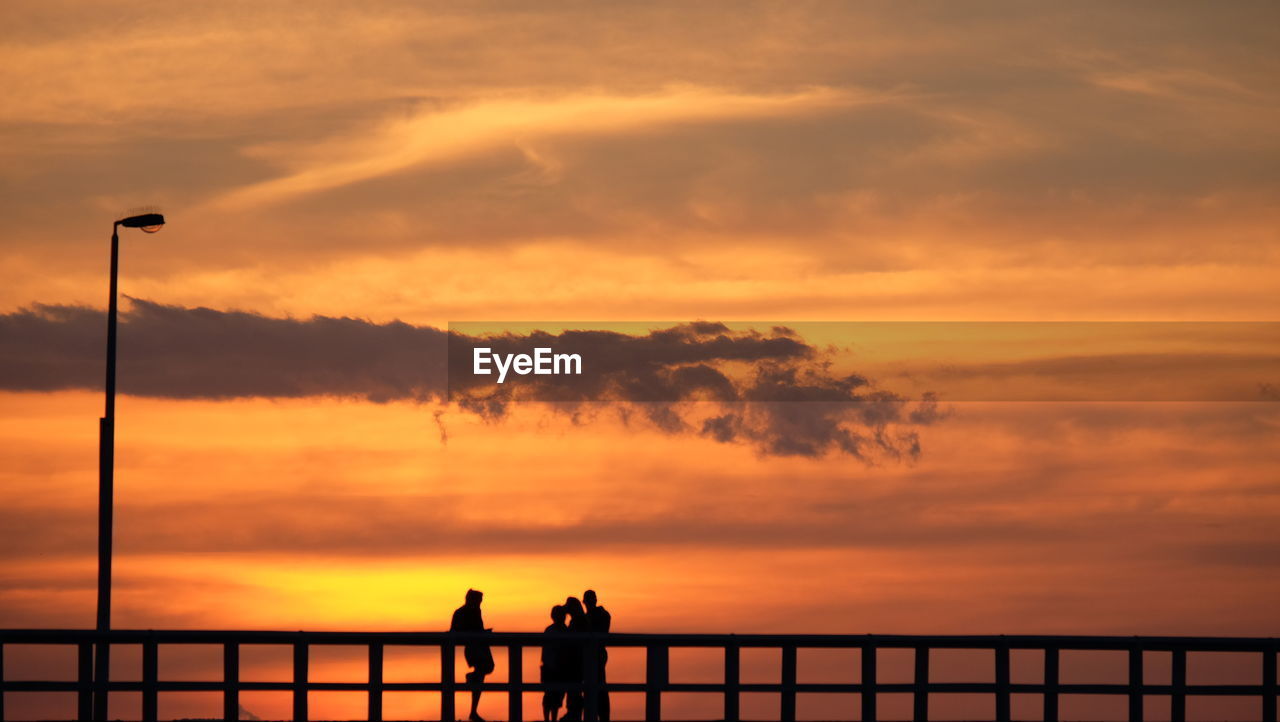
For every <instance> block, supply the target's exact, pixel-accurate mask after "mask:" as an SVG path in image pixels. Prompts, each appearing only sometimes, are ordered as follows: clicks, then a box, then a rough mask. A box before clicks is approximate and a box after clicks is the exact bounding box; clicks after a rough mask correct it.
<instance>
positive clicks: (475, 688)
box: [467, 670, 487, 720]
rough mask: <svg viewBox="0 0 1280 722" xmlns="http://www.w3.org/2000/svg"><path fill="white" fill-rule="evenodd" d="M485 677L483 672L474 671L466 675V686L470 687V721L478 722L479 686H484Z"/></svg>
mask: <svg viewBox="0 0 1280 722" xmlns="http://www.w3.org/2000/svg"><path fill="white" fill-rule="evenodd" d="M486 675H487V673H486V672H483V671H479V670H477V671H474V672H468V673H467V684H468V685H469V686H470V687H471V715H470V719H472V720H480V719H481V717H480V712H479V711H478V710H479V708H480V685H482V684H484V678H485V676H486Z"/></svg>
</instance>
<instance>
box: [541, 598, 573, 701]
mask: <svg viewBox="0 0 1280 722" xmlns="http://www.w3.org/2000/svg"><path fill="white" fill-rule="evenodd" d="M567 614H568V612H567V611H566V610H565V608H564V607H563V606H562V605H559V604H557V605H556V606H554V607H552V608H551V624H548V625H547V628H546V629H545V630H543V631H544V633H545V634H546V635H548V636H549V637H551V640H549V641H548V642H547V643H546V644H543V645H542V670H541V671H542V683H543V684H562V683H564V682H566V681H569V680H567V679H566V677H565V674H564V667H565V655H566V653H565V648H566V647H569V646H571V645H568V644H566V643H565V641H564V639H557V638H558V637H563V636H564V635H565V634H567V633H568V632H569V628H568V627H567V626H565V623H564V618H565V616H566V615H567ZM563 703H564V690H562V689H559V690H550V689H549V690H547V691H546V692H543V693H542V719H543V722H556V719H557V717H559V715H560V706H561V705H562V704H563Z"/></svg>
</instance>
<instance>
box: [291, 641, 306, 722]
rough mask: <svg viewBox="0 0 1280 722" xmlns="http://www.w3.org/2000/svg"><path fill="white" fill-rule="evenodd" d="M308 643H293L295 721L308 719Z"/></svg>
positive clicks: (300, 721)
mask: <svg viewBox="0 0 1280 722" xmlns="http://www.w3.org/2000/svg"><path fill="white" fill-rule="evenodd" d="M307 653H308V649H307V643H306V642H305V641H304V642H294V643H293V722H306V720H307V668H308V666H309V665H308V664H307Z"/></svg>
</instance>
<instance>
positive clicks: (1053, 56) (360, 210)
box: [0, 0, 1280, 635]
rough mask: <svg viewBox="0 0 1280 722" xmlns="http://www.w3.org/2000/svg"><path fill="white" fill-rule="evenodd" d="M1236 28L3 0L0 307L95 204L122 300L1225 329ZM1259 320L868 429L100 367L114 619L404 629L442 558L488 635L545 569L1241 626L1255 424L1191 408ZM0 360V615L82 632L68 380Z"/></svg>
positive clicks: (645, 609)
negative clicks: (111, 459)
mask: <svg viewBox="0 0 1280 722" xmlns="http://www.w3.org/2000/svg"><path fill="white" fill-rule="evenodd" d="M1278 21H1280V13H1278V12H1277V8H1276V6H1275V5H1274V4H1266V3H1244V2H1242V3H1232V4H1230V5H1226V6H1221V5H1219V6H1213V7H1209V6H1205V5H1199V4H1182V3H1166V4H1161V5H1159V6H1154V5H1138V4H1133V5H1121V6H1116V5H1087V6H1062V7H1045V6H1028V5H1023V4H1016V3H981V4H966V5H951V4H920V5H907V6H904V5H900V4H894V3H875V4H859V5H834V4H833V5H823V4H807V3H787V4H783V5H754V4H751V5H745V6H744V5H741V4H732V5H730V4H721V3H699V4H697V5H694V6H685V5H682V6H679V7H675V6H666V5H645V4H640V5H624V6H608V7H607V8H606V7H602V6H598V5H592V4H576V3H572V4H565V5H557V6H554V7H548V6H547V5H546V4H543V3H529V4H522V3H501V4H478V5H477V4H468V5H464V6H459V5H444V4H437V3H397V2H388V3H376V4H372V5H370V4H351V3H336V2H328V1H327V0H321V1H319V2H308V3H302V4H292V3H278V4H277V3H272V4H259V3H209V4H181V5H178V6H174V5H172V4H168V3H156V2H120V3H110V4H92V5H88V4H77V3H72V2H47V1H43V2H38V3H37V2H25V1H17V2H6V3H4V4H3V6H0V87H3V88H5V89H6V93H5V96H6V99H5V102H4V103H3V104H0V139H2V140H0V213H2V214H3V216H4V218H5V222H4V224H3V226H2V227H0V267H3V269H4V279H5V283H4V284H0V313H5V314H12V313H15V312H18V311H19V310H20V309H22V308H25V307H29V306H31V305H32V304H70V305H87V306H91V307H93V308H102V307H103V306H104V305H105V297H106V280H105V276H106V254H107V241H108V234H109V230H110V229H109V223H110V221H111V220H113V219H114V218H117V217H120V216H122V215H125V214H126V213H128V212H130V211H131V210H134V209H137V208H140V207H144V206H158V207H159V208H161V209H162V210H163V211H164V212H165V214H166V215H167V216H168V218H169V225H168V227H166V228H165V230H164V231H163V232H161V233H159V234H157V235H154V236H144V235H142V234H138V233H136V232H126V234H125V235H124V237H123V239H122V240H123V251H122V259H123V260H122V276H121V292H122V293H123V294H126V295H128V296H131V297H135V298H139V299H144V300H148V301H152V302H155V303H161V304H166V305H171V306H180V307H188V308H194V307H201V306H203V307H208V308H212V309H217V310H222V311H229V310H242V311H248V312H253V313H258V314H263V315H266V316H271V317H286V316H289V317H296V318H297V319H300V320H306V319H308V318H310V317H311V316H312V315H313V314H320V315H327V316H347V317H353V318H358V319H367V320H369V321H371V322H374V323H386V322H389V321H392V320H396V319H398V320H402V321H405V322H408V323H411V324H417V325H425V326H433V327H444V326H445V325H446V324H448V323H451V322H453V323H457V322H462V321H498V322H501V321H504V320H506V321H512V322H529V321H539V320H546V321H575V320H592V321H601V322H611V321H612V322H620V321H635V320H643V321H650V320H653V319H673V320H686V321H687V320H693V319H706V320H712V321H746V320H751V321H759V320H767V321H775V320H776V321H780V322H786V321H792V322H806V321H1047V320H1053V321H1200V322H1222V321H1254V322H1269V321H1274V320H1276V318H1277V312H1278V311H1280V295H1278V294H1276V293H1275V289H1274V286H1275V281H1274V278H1275V277H1276V276H1277V270H1278V268H1277V267H1278V266H1280V262H1278V261H1280V230H1278V229H1280V204H1277V203H1276V198H1277V197H1278V196H1277V191H1278V190H1280V176H1278V175H1277V168H1280V135H1278V134H1277V132H1276V128H1278V127H1280V93H1278V92H1277V84H1276V82H1275V80H1276V78H1277V77H1280V56H1278V55H1277V53H1276V51H1275V48H1276V47H1280V30H1277V29H1278V28H1280V22H1278ZM125 306H126V308H127V307H128V304H127V303H126V304H125ZM1204 328H1205V329H1208V328H1212V327H1211V326H1208V325H1206V326H1205V327H1204ZM1260 328H1262V327H1260ZM1266 330H1267V334H1269V335H1263V336H1248V337H1247V338H1245V337H1240V338H1237V337H1235V336H1232V337H1231V339H1233V340H1230V341H1228V339H1227V336H1225V335H1215V334H1217V332H1209V331H1206V332H1205V333H1199V334H1195V335H1194V342H1188V343H1186V344H1183V345H1182V346H1178V347H1177V348H1174V347H1173V346H1161V347H1160V351H1161V352H1162V353H1164V352H1170V353H1172V352H1177V353H1181V354H1185V355H1187V357H1192V356H1196V355H1197V354H1199V355H1200V357H1203V356H1204V355H1206V354H1218V353H1225V352H1227V351H1231V352H1239V353H1246V352H1247V353H1249V354H1252V356H1251V357H1250V358H1254V359H1255V360H1256V359H1262V361H1263V362H1264V363H1263V364H1262V365H1261V366H1258V365H1256V364H1255V365H1254V366H1251V367H1250V368H1249V369H1248V370H1247V372H1242V371H1240V370H1239V368H1236V370H1235V371H1233V372H1232V373H1234V374H1235V375H1234V376H1231V377H1230V378H1229V379H1227V380H1226V381H1223V382H1222V383H1223V384H1226V383H1227V381H1230V383H1231V384H1234V385H1232V386H1231V388H1232V389H1233V391H1232V392H1231V393H1230V394H1227V395H1225V396H1224V395H1222V393H1219V389H1220V388H1226V387H1225V386H1221V385H1219V386H1213V388H1214V389H1215V390H1214V391H1210V392H1206V395H1200V396H1195V395H1193V396H1192V398H1196V399H1200V400H1201V402H1200V403H1173V402H1148V403H1118V402H1110V403H1074V404H1073V403H1056V404H1051V403H1005V404H999V403H982V402H980V401H981V400H988V399H992V398H996V397H994V396H991V395H985V394H986V392H987V391H988V390H989V387H988V388H984V389H982V390H981V391H978V392H973V393H971V394H970V398H977V399H979V401H969V400H960V401H957V402H956V403H955V404H954V405H953V406H952V407H951V409H950V411H951V413H950V416H949V417H948V418H946V419H944V420H943V421H942V422H940V423H937V424H934V425H932V426H929V427H928V428H925V429H923V430H922V431H921V443H922V449H923V450H922V454H921V456H920V458H919V459H918V460H917V461H915V462H905V461H903V462H895V461H891V460H882V461H881V462H880V463H877V464H875V465H867V464H866V463H864V462H862V461H860V460H857V459H852V458H848V457H846V456H842V455H840V454H839V453H834V452H833V453H828V454H826V455H823V456H820V457H818V458H805V457H785V456H781V457H780V456H770V455H766V454H763V453H762V452H761V451H760V450H759V449H758V448H754V447H752V446H750V445H745V444H740V443H728V444H723V443H716V442H714V441H712V440H711V439H708V438H705V437H700V436H697V435H690V434H671V433H665V432H663V431H661V430H660V429H658V428H655V427H654V426H652V425H646V424H643V423H640V424H631V425H625V424H623V423H621V422H620V421H619V420H618V419H617V418H616V417H615V416H612V415H610V414H600V415H598V416H593V417H591V418H589V419H587V420H585V421H581V420H579V422H577V423H575V422H574V420H572V419H570V418H568V417H566V416H565V415H564V414H558V413H548V412H547V411H546V410H545V409H541V408H539V407H536V406H527V407H523V406H522V407H520V408H518V409H516V410H515V411H514V412H513V413H512V414H511V415H509V416H508V417H506V418H505V419H503V420H500V421H496V422H492V421H490V422H486V421H482V420H480V419H477V418H476V417H474V416H473V415H470V414H468V413H466V412H464V411H462V410H460V409H458V408H456V407H444V406H441V405H439V404H437V403H436V402H433V401H423V402H421V403H412V402H407V401H393V402H390V403H373V402H370V401H367V400H361V399H359V398H344V399H336V398H330V397H325V396H324V395H322V394H321V395H316V396H308V397H304V398H292V399H284V398H277V397H270V396H269V395H268V396H267V397H262V398H248V397H241V398H235V399H231V400H225V401H208V400H183V399H174V398H169V399H165V398H138V397H133V396H125V397H123V398H121V400H120V402H119V411H118V413H119V422H118V424H119V426H118V432H117V434H118V456H117V464H118V471H117V499H118V512H117V524H118V527H117V552H118V557H117V567H116V569H117V576H116V583H117V587H116V590H117V591H116V601H115V623H116V625H117V626H122V627H157V628H160V627H252V628H284V629H298V628H308V629H310V628H316V629H320V628H326V629H350V628H370V629H406V628H412V629H434V628H439V627H441V626H443V625H444V624H445V623H446V619H447V615H448V613H449V612H450V611H451V610H452V609H453V607H455V606H456V605H457V604H458V603H460V600H461V592H462V591H463V590H465V589H466V588H467V587H468V586H476V587H479V588H482V589H485V590H486V592H488V594H489V596H488V599H487V600H486V609H487V620H488V621H490V622H491V623H492V625H493V626H495V627H498V628H500V629H535V628H540V625H542V624H543V619H544V617H545V615H546V610H547V608H548V607H549V606H550V605H551V604H552V603H554V602H556V601H557V600H558V599H560V598H562V597H563V596H564V595H566V594H570V593H579V592H581V591H582V589H584V588H585V587H586V586H587V585H592V586H595V587H596V588H597V589H599V590H600V592H601V597H602V600H603V602H604V603H605V604H606V605H607V606H609V607H610V608H611V609H612V610H613V613H614V617H615V625H616V628H617V629H618V630H625V631H650V630H654V631H658V630H673V631H674V630H694V629H697V630H708V631H712V630H713V631H839V632H868V631H876V632H903V633H908V632H922V633H923V632H968V633H980V632H992V633H1000V632H1008V633H1016V632H1029V633H1030V632H1045V633H1054V632H1062V633H1074V632H1081V633H1114V634H1142V633H1161V634H1163V633H1171V634H1200V633H1203V634H1248V635H1275V634H1277V633H1280V629H1278V628H1277V626H1276V623H1275V619H1274V608H1275V605H1276V603H1277V602H1280V583H1278V582H1277V581H1276V580H1277V579H1280V575H1278V574H1277V573H1276V572H1277V571H1278V570H1277V561H1276V560H1277V559H1280V546H1277V541H1278V539H1277V535H1276V533H1275V524H1274V520H1275V519H1276V517H1277V514H1278V513H1280V484H1278V483H1277V479H1278V478H1280V475H1278V474H1277V470H1278V469H1280V466H1278V464H1277V462H1278V461H1280V459H1278V458H1277V452H1276V451H1275V449H1277V448H1280V444H1276V434H1277V430H1278V428H1280V414H1278V413H1277V411H1276V410H1275V408H1274V404H1269V403H1227V402H1225V401H1223V400H1224V399H1228V398H1229V399H1239V398H1246V397H1248V393H1247V392H1248V389H1251V388H1255V387H1258V385H1259V384H1276V383H1280V378H1276V377H1274V373H1275V371H1276V366H1275V360H1274V351H1273V349H1274V340H1275V337H1274V327H1267V329H1266ZM810 333H811V340H812V341H813V342H814V343H821V342H822V341H821V335H822V334H821V332H820V330H818V329H817V328H816V327H811V328H810ZM1222 333H1223V334H1225V333H1226V332H1222ZM860 338H861V337H860ZM1241 338H1243V339H1244V340H1243V341H1242V340H1240V339H1241ZM1024 341H1025V339H1024ZM30 343H32V341H31V339H29V338H24V337H22V336H6V337H0V345H3V347H5V348H7V349H8V350H9V351H14V350H15V349H17V350H21V349H24V348H25V346H24V344H30ZM121 344H122V348H126V347H127V345H128V344H129V337H128V335H127V334H125V335H123V336H122V338H121ZM1085 346H1088V344H1082V347H1081V348H1082V349H1083V348H1084V347H1085ZM1174 346H1177V344H1174ZM1139 347H1141V344H1130V343H1129V340H1116V339H1103V340H1101V341H1099V342H1098V343H1097V344H1096V346H1095V347H1092V348H1088V349H1087V350H1088V351H1089V352H1090V353H1092V352H1094V351H1112V352H1116V353H1134V352H1136V351H1137V350H1141V349H1140V348H1139ZM877 348H879V349H880V353H881V354H884V353H887V352H885V351H884V350H883V347H876V346H875V345H874V344H872V343H871V342H870V340H867V341H866V347H865V348H863V349H861V352H862V354H863V355H862V356H861V357H858V358H860V359H861V360H865V361H867V362H868V365H866V366H863V367H861V369H862V370H864V371H865V370H867V369H872V370H873V371H875V372H876V374H880V375H882V376H883V377H884V378H886V379H888V378H889V376H887V375H886V374H891V372H892V373H900V374H901V375H900V376H898V377H895V378H896V381H897V383H899V385H900V386H899V388H901V389H903V390H904V392H907V393H911V394H913V395H914V394H917V393H919V392H920V391H922V390H926V389H925V388H924V386H922V384H924V383H925V382H923V381H920V376H919V374H920V373H923V372H922V370H921V367H918V366H916V367H912V368H909V369H906V370H904V369H903V368H901V367H900V366H899V365H894V364H893V363H885V364H882V365H880V366H874V365H873V364H870V362H871V361H877V362H879V361H883V360H884V359H883V358H880V357H877V356H876V353H877V351H876V349H877ZM1028 349H1030V351H1028ZM1073 350H1080V349H1074V347H1072V345H1071V344H1070V343H1065V344H1063V343H1059V344H1057V345H1055V346H1054V347H1053V348H1052V349H1049V348H1039V349H1037V348H1035V347H1034V344H1032V345H1031V346H1028V345H1027V344H1026V343H1023V345H1021V346H1020V347H1019V348H1017V349H1015V348H1012V347H1000V348H998V349H994V350H990V353H989V354H988V353H985V352H984V353H977V352H975V353H974V358H978V357H981V361H982V362H984V363H999V362H1002V361H1007V362H1015V361H1023V360H1026V358H1028V357H1029V356H1044V357H1059V356H1063V355H1069V354H1070V352H1072V351H1073ZM1146 350H1150V349H1146ZM1268 354H1271V355H1270V356H1268ZM912 358H913V359H920V358H923V359H924V360H925V361H929V360H930V359H929V357H928V355H927V353H926V354H920V355H916V356H912ZM889 360H890V361H892V360H893V359H889ZM952 360H954V359H952ZM1233 368H1235V367H1233ZM933 370H934V371H936V370H937V369H933ZM1202 372H1203V369H1202V368H1200V367H1196V366H1190V365H1183V366H1168V367H1165V368H1163V369H1162V371H1161V374H1163V375H1162V376H1160V377H1159V378H1160V379H1167V380H1168V385H1169V386H1171V387H1172V386H1179V384H1180V383H1181V382H1180V379H1185V380H1186V381H1185V383H1186V384H1187V386H1188V387H1194V388H1209V387H1210V386H1211V385H1212V384H1216V383H1218V381H1216V380H1215V379H1218V378H1219V377H1212V378H1210V376H1211V375H1205V374H1204V373H1202ZM243 373H245V374H247V375H252V373H253V367H252V365H251V364H250V365H249V366H247V367H245V368H244V369H243ZM913 373H914V374H915V375H914V376H913V375H911V374H913ZM1117 373H1120V372H1117ZM1223 373H1226V372H1223ZM1124 374H1127V375H1124ZM1180 375H1181V376H1180ZM1013 376H1014V374H1013V373H1012V372H1010V374H1009V376H1008V377H1007V378H1006V377H1001V378H1004V379H1005V380H1007V379H1008V378H1012V377H1013ZM1144 377H1145V374H1144V373H1143V371H1142V369H1141V368H1137V369H1136V370H1135V369H1134V368H1129V370H1128V371H1125V372H1123V373H1122V374H1121V376H1117V377H1116V378H1120V379H1121V381H1120V382H1119V383H1127V384H1129V385H1130V387H1131V388H1138V387H1139V386H1140V383H1141V382H1142V381H1143V379H1144ZM928 378H929V379H930V380H936V378H941V377H936V378H935V377H928ZM1222 378H1226V377H1222ZM1113 381H1114V379H1113ZM974 383H979V382H974ZM998 383H1003V381H998ZM1146 383H1147V386H1146V387H1143V388H1146V389H1150V388H1151V386H1152V384H1151V381H1150V379H1147V380H1146ZM1162 383H1163V382H1162ZM1197 384H1199V385H1198V386H1197ZM4 388H7V389H11V390H9V391H4V392H0V409H2V410H3V414H0V459H3V462H0V508H3V509H4V511H3V512H0V514H3V517H4V520H5V523H4V524H0V540H3V542H2V543H0V560H2V562H0V626H3V627H14V626H18V627H21V626H59V627H87V626H89V625H90V624H91V623H92V614H93V593H94V581H95V580H94V576H93V564H94V557H93V554H94V547H93V544H94V526H93V525H94V521H95V520H94V504H95V501H96V497H95V476H96V473H95V464H96V424H97V422H96V418H97V416H98V415H100V413H101V398H100V396H99V395H98V394H97V393H94V392H92V391H89V390H76V389H66V390H60V391H55V392H40V391H23V390H17V389H21V388H24V387H23V386H22V383H21V381H20V380H19V381H16V382H12V383H7V384H6V385H5V387H4ZM965 388H972V387H965ZM1008 388H1014V387H1008ZM1017 388H1021V387H1017ZM1179 388H1181V386H1179ZM1259 388H1260V387H1259ZM1268 388H1271V389H1272V392H1271V393H1272V394H1274V388H1275V387H1274V385H1273V386H1270V387H1268ZM1240 389H1244V390H1245V391H1241V392H1240V393H1236V392H1237V391H1239V390H1240ZM1161 393H1162V390H1161V389H1160V388H1157V390H1156V391H1154V392H1152V394H1150V395H1145V396H1140V397H1138V398H1152V397H1153V396H1154V397H1161ZM1240 394H1243V396H1241V395H1240ZM1032 395H1034V394H1032ZM964 397H965V393H964V392H959V395H958V397H953V398H960V399H963V398H964ZM1167 398H1184V399H1185V398H1186V397H1182V396H1178V395H1176V394H1173V395H1171V396H1168V397H1167ZM1205 399H1214V400H1215V401H1214V402H1212V403H1210V402H1208V401H1205ZM441 411H443V415H442V416H441V417H440V423H438V422H437V417H436V413H437V412H441ZM442 428H443V429H445V430H447V441H446V440H445V439H444V438H443V437H442V433H441V430H442Z"/></svg>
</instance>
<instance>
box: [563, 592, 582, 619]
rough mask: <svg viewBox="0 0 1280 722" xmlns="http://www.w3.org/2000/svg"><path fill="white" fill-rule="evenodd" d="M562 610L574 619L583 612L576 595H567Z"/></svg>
mask: <svg viewBox="0 0 1280 722" xmlns="http://www.w3.org/2000/svg"><path fill="white" fill-rule="evenodd" d="M564 610H565V612H566V613H567V614H568V615H569V616H570V617H573V618H575V619H577V618H578V617H580V616H582V615H583V614H584V611H583V609H582V602H580V601H578V598H577V597H569V598H568V599H566V600H564Z"/></svg>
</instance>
